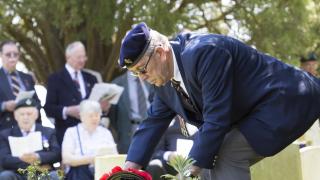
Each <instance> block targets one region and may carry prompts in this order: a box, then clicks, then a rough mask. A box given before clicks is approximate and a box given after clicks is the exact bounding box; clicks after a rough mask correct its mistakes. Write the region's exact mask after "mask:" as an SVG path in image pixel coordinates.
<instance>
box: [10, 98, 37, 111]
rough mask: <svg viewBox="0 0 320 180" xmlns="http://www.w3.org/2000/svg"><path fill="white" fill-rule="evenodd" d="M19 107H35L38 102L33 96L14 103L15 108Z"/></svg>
mask: <svg viewBox="0 0 320 180" xmlns="http://www.w3.org/2000/svg"><path fill="white" fill-rule="evenodd" d="M21 107H36V108H39V103H38V102H37V101H35V100H34V99H33V98H26V99H22V100H20V101H19V102H18V103H17V105H16V108H15V109H16V110H17V109H19V108H21Z"/></svg>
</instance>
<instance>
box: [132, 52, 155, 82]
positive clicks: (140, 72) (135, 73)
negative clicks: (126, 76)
mask: <svg viewBox="0 0 320 180" xmlns="http://www.w3.org/2000/svg"><path fill="white" fill-rule="evenodd" d="M153 53H154V51H152V53H151V54H150V56H149V59H148V61H147V63H146V64H145V65H144V66H143V68H141V69H138V70H137V71H131V75H132V76H136V77H138V76H139V75H141V74H146V73H147V67H148V64H149V62H150V60H151V57H152V56H153Z"/></svg>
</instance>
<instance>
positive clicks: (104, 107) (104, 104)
mask: <svg viewBox="0 0 320 180" xmlns="http://www.w3.org/2000/svg"><path fill="white" fill-rule="evenodd" d="M99 103H100V106H101V109H102V111H103V112H105V113H108V112H109V109H110V106H111V104H110V103H109V101H108V100H101V101H99Z"/></svg>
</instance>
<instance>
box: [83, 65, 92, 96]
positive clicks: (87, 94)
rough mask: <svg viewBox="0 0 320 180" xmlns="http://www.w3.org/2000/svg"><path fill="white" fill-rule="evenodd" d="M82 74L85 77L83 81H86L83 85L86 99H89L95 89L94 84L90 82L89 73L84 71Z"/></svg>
mask: <svg viewBox="0 0 320 180" xmlns="http://www.w3.org/2000/svg"><path fill="white" fill-rule="evenodd" d="M81 74H82V77H83V81H84V82H83V83H84V86H85V90H86V95H85V98H88V97H89V95H90V93H91V89H92V88H93V84H92V82H90V81H89V79H88V75H87V73H84V71H81Z"/></svg>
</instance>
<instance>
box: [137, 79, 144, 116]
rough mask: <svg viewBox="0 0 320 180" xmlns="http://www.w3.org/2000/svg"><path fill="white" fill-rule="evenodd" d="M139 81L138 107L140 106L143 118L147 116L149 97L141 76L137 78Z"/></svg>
mask: <svg viewBox="0 0 320 180" xmlns="http://www.w3.org/2000/svg"><path fill="white" fill-rule="evenodd" d="M136 83H137V93H138V94H137V96H138V97H137V100H138V104H139V105H138V108H139V114H140V116H141V118H142V119H144V118H146V116H147V99H146V95H145V93H144V90H143V88H142V84H141V81H140V79H139V78H136Z"/></svg>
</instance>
